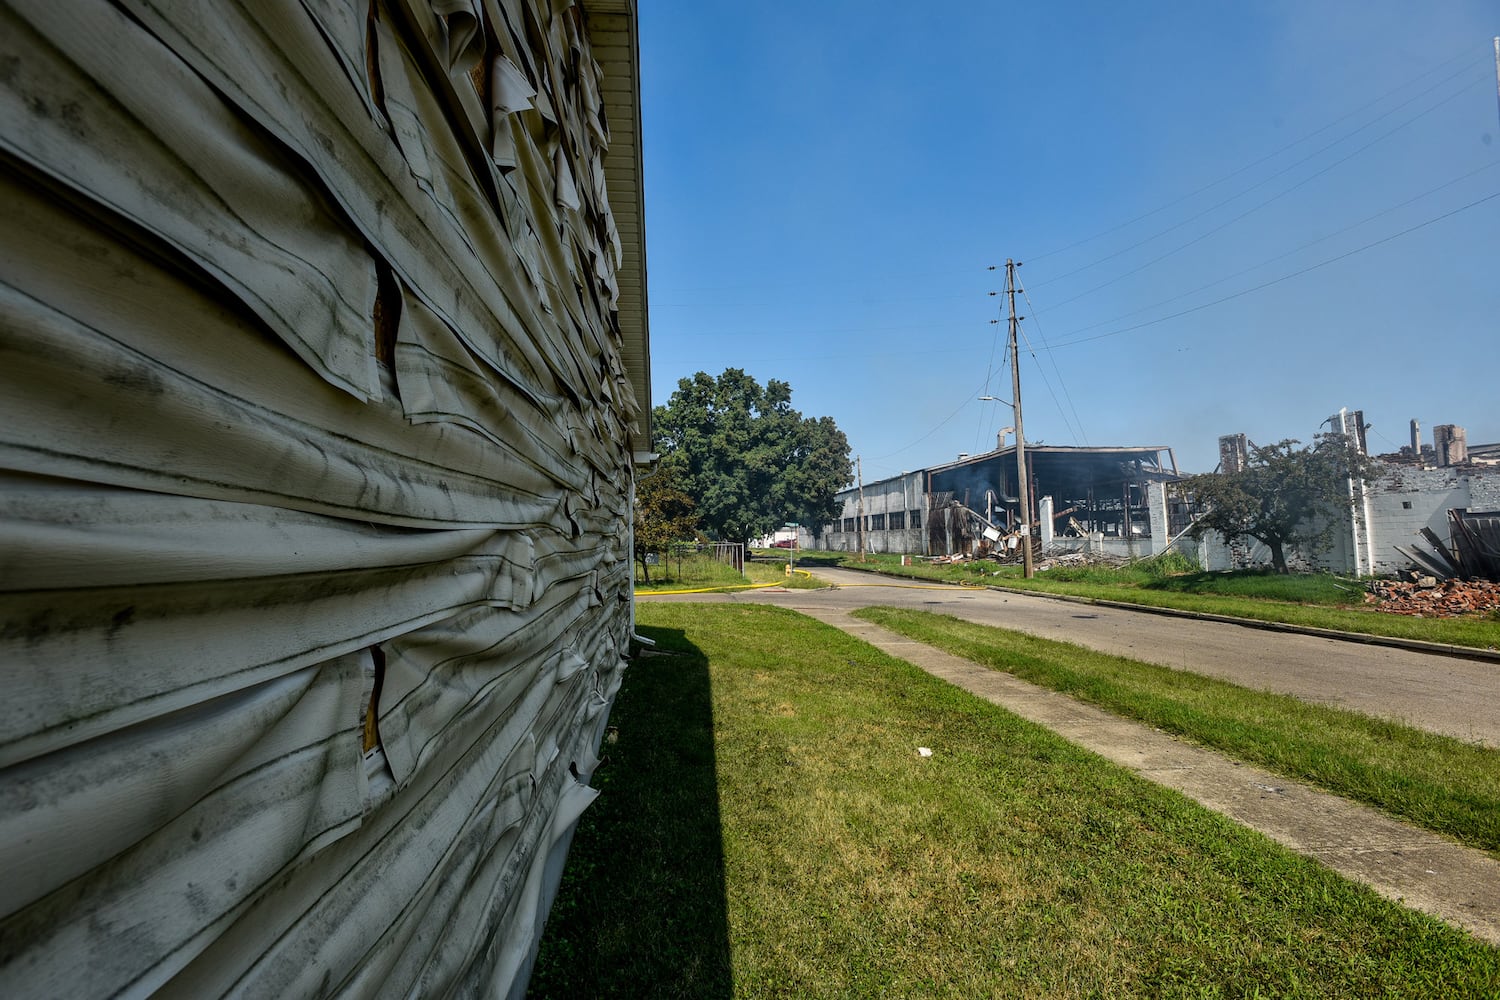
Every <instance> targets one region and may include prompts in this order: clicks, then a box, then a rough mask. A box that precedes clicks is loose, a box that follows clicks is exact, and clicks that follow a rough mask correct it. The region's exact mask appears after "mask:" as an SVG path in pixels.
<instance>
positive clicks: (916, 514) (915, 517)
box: [906, 510, 922, 528]
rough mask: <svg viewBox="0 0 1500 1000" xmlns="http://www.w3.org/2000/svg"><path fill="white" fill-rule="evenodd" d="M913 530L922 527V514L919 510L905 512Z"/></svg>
mask: <svg viewBox="0 0 1500 1000" xmlns="http://www.w3.org/2000/svg"><path fill="white" fill-rule="evenodd" d="M906 513H907V515H908V519H909V520H910V521H911V526H912V527H913V528H920V527H921V526H922V512H921V511H920V510H909V511H907V512H906Z"/></svg>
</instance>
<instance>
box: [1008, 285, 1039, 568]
mask: <svg viewBox="0 0 1500 1000" xmlns="http://www.w3.org/2000/svg"><path fill="white" fill-rule="evenodd" d="M1018 266H1020V265H1018V264H1017V263H1016V262H1015V261H1013V260H1011V259H1010V258H1009V257H1007V258H1006V259H1005V295H1006V298H1007V299H1009V300H1010V391H1011V393H1012V395H1011V397H1010V398H1011V406H1012V407H1013V408H1014V409H1015V414H1016V495H1017V497H1019V499H1020V501H1021V566H1022V572H1023V573H1024V574H1025V576H1026V579H1028V580H1029V579H1031V578H1032V577H1033V576H1036V562H1035V561H1034V559H1033V557H1032V554H1031V483H1030V479H1029V477H1028V476H1027V474H1026V431H1025V429H1024V428H1023V426H1022V424H1021V352H1020V350H1019V349H1018V348H1017V345H1016V334H1017V331H1018V330H1019V329H1020V317H1019V316H1017V315H1016V268H1017V267H1018Z"/></svg>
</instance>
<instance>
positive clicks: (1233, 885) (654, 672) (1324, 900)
mask: <svg viewBox="0 0 1500 1000" xmlns="http://www.w3.org/2000/svg"><path fill="white" fill-rule="evenodd" d="M638 614H639V622H640V625H641V628H642V630H643V631H644V632H645V633H646V634H648V635H650V636H651V637H653V638H654V639H656V640H657V641H658V643H659V644H660V645H659V649H660V650H661V651H662V652H665V653H667V654H669V655H664V656H653V657H650V658H645V659H640V660H637V661H635V662H634V663H633V664H632V665H631V667H630V668H629V670H627V672H626V674H625V685H624V687H623V689H622V690H621V693H620V696H619V700H618V702H617V704H616V707H615V709H614V712H613V714H612V716H611V724H612V726H613V727H615V728H616V729H617V730H618V739H617V740H616V741H614V742H613V743H611V744H610V745H608V746H606V748H605V750H606V751H607V752H608V754H609V756H610V758H611V760H610V762H609V764H608V765H606V766H605V767H604V768H603V769H602V770H601V771H600V772H599V773H598V775H597V777H596V783H597V784H599V785H600V787H601V788H602V789H603V794H602V795H601V797H600V799H599V801H598V803H596V805H595V806H594V807H593V808H592V809H591V810H590V811H589V812H588V813H586V814H585V816H584V818H583V820H582V821H581V823H580V825H579V829H578V834H577V837H576V839H575V841H574V844H573V851H572V855H571V857H570V860H569V863H568V868H567V870H566V872H565V874H564V877H563V883H562V886H561V889H560V895H559V898H558V904H557V907H556V909H555V910H554V912H553V915H552V917H551V919H550V920H549V922H548V926H547V930H546V934H545V936H544V938H543V942H542V947H541V952H540V956H539V959H538V963H537V970H536V975H535V978H534V979H533V983H532V996H534V997H537V998H547V997H557V998H563V997H568V998H571V997H704V998H719V997H755V998H761V997H789V998H790V997H797V998H801V997H924V998H925V997H963V998H969V997H991V996H996V997H998V996H1004V997H1017V998H1029V997H1037V998H1041V997H1047V998H1051V997H1062V998H1071V997H1142V998H1146V997H1149V998H1157V997H1255V996H1274V997H1372V996H1386V997H1402V996H1409V997H1436V996H1442V997H1493V996H1495V995H1496V990H1497V989H1500V951H1497V950H1496V949H1493V948H1489V947H1486V946H1484V945H1482V944H1479V943H1476V942H1475V941H1474V940H1473V939H1472V938H1469V937H1467V936H1466V935H1464V934H1462V933H1460V932H1458V931H1455V930H1453V929H1451V928H1448V927H1446V926H1444V925H1442V924H1440V923H1439V922H1437V921H1435V920H1433V919H1431V918H1429V917H1426V916H1424V915H1422V914H1419V913H1416V912H1414V911H1410V910H1406V909H1404V908H1402V907H1400V906H1397V905H1395V904H1393V903H1390V902H1387V901H1385V900H1382V899H1381V898H1379V897H1377V896H1376V895H1375V894H1374V893H1373V892H1371V891H1369V890H1367V889H1365V888H1362V887H1359V886H1356V885H1354V884H1352V883H1350V882H1348V881H1346V880H1344V879H1342V878H1340V877H1339V876H1337V875H1335V874H1333V873H1332V872H1330V871H1328V870H1327V869H1325V868H1323V867H1322V866H1320V865H1318V864H1316V863H1315V862H1312V861H1310V860H1307V859H1304V858H1301V857H1298V856H1296V855H1293V854H1291V853H1290V852H1288V851H1286V850H1284V849H1282V848H1280V847H1279V846H1277V845H1275V844H1274V843H1272V842H1271V841H1269V840H1268V839H1266V838H1264V837H1262V836H1260V835H1258V834H1255V833H1253V832H1250V831H1248V830H1246V829H1244V828H1242V827H1240V826H1238V825H1236V824H1234V823H1232V822H1230V821H1228V820H1226V819H1224V818H1223V817H1220V816H1218V815H1216V814H1213V813H1211V812H1208V811H1207V810H1204V809H1202V808H1200V807H1198V806H1197V805H1195V804H1193V803H1191V802H1189V801H1188V800H1187V799H1185V798H1183V797H1182V796H1180V795H1177V794H1176V793H1173V792H1170V791H1167V790H1165V789H1162V788H1160V787H1158V786H1154V785H1152V784H1150V783H1148V782H1146V781H1144V780H1142V779H1139V778H1137V777H1135V776H1134V775H1131V774H1130V773H1128V772H1126V771H1124V770H1123V769H1121V768H1118V767H1115V766H1113V765H1111V764H1108V763H1107V762H1105V761H1103V760H1102V759H1100V758H1099V757H1097V756H1095V755H1093V754H1090V753H1087V752H1085V751H1083V750H1080V749H1078V748H1075V747H1073V746H1072V745H1070V744H1068V743H1066V742H1065V741H1063V740H1062V739H1061V738H1059V737H1057V736H1056V735H1054V734H1052V733H1050V732H1048V731H1047V730H1045V729H1042V728H1040V727H1038V726H1035V725H1032V724H1030V723H1027V722H1025V721H1024V720H1021V719H1019V718H1017V717H1016V716H1014V715H1012V714H1011V713H1009V712H1006V711H1004V710H1002V709H1000V708H998V707H996V706H993V705H990V704H988V703H986V702H984V701H982V700H980V699H978V698H975V697H973V696H970V695H968V694H966V693H964V692H962V691H960V690H959V689H957V688H954V687H952V686H950V685H947V684H944V683H943V682H941V681H938V680H936V679H934V678H932V677H929V676H928V675H926V674H924V673H922V672H921V671H920V670H918V669H917V668H915V667H912V666H910V665H909V664H906V663H904V662H902V661H899V660H895V659H892V658H891V657H888V656H886V655H884V654H882V653H880V652H879V651H877V650H875V649H873V648H872V647H870V646H868V645H866V644H864V643H862V642H859V641H858V640H856V639H853V638H851V637H849V636H846V635H844V634H843V633H840V632H838V631H836V630H834V629H831V628H829V627H827V626H824V625H821V624H819V623H817V622H814V621H812V620H811V619H808V618H805V617H802V616H799V615H797V614H794V613H792V612H790V611H786V610H783V609H777V608H768V607H763V606H746V605H736V606H723V607H721V606H703V605H665V604H650V605H642V606H641V607H640V608H639V612H638ZM919 746H926V747H931V748H932V749H933V751H934V753H933V756H931V757H930V758H921V757H919V756H918V755H917V753H916V748H917V747H919Z"/></svg>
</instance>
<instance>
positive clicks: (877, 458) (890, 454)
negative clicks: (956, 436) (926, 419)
mask: <svg viewBox="0 0 1500 1000" xmlns="http://www.w3.org/2000/svg"><path fill="white" fill-rule="evenodd" d="M980 388H983V387H982V386H981V387H980ZM978 395H979V389H975V390H973V391H972V392H970V393H969V394H968V397H967V398H966V399H964V401H963V402H962V403H960V404H959V405H958V409H956V410H954V411H953V412H952V413H950V414H948V415H947V416H946V417H944V418H943V419H942V420H941V421H940V422H939V423H938V425H937V426H936V427H934V428H932V430H930V431H928V432H927V433H926V434H923V435H922V436H921V437H919V438H917V439H916V440H915V441H913V442H912V443H911V444H908V445H905V446H904V447H901V448H897V449H896V450H895V451H892V452H887V453H886V454H884V455H876V456H874V457H873V458H871V459H870V461H872V462H879V461H881V460H882V459H887V458H895V457H896V456H897V455H901V454H904V453H906V452H908V451H911V450H912V449H913V448H915V447H916V446H917V445H919V444H921V443H922V442H923V441H926V440H927V439H928V438H930V437H932V436H933V435H934V434H936V433H937V432H938V431H940V430H942V429H943V428H944V427H946V426H947V425H948V422H949V421H951V420H952V419H953V418H954V417H956V416H958V415H959V414H960V413H962V412H963V409H964V407H965V406H968V405H969V404H970V403H971V402H973V400H974V398H975V397H976V396H978Z"/></svg>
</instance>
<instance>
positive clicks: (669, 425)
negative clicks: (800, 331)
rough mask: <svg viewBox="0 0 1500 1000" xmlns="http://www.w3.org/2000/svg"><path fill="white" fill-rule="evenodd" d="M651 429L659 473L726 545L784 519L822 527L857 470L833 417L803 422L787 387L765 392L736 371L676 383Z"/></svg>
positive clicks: (769, 385) (768, 387) (772, 384)
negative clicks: (670, 478) (666, 474)
mask: <svg viewBox="0 0 1500 1000" xmlns="http://www.w3.org/2000/svg"><path fill="white" fill-rule="evenodd" d="M652 424H653V426H654V428H655V431H656V449H657V450H658V451H659V452H661V454H662V465H663V467H664V468H669V469H671V470H672V472H673V474H674V475H675V477H676V479H677V481H678V482H679V484H680V485H681V487H682V489H683V490H684V491H685V492H686V493H688V494H689V495H690V496H692V497H693V499H694V500H695V501H696V502H697V505H698V506H697V509H698V513H699V515H700V518H701V523H702V525H703V527H704V528H706V529H707V530H708V531H709V532H711V533H712V534H714V535H715V536H717V537H719V538H721V539H725V540H727V541H738V542H748V541H749V540H750V539H752V538H754V537H756V536H757V535H763V534H766V533H768V532H770V531H772V530H774V529H775V528H777V527H779V526H781V525H782V524H785V523H786V522H788V521H796V522H798V523H802V524H807V525H809V526H816V527H815V530H816V528H820V527H821V526H822V525H823V523H824V522H827V521H831V520H832V519H833V518H834V517H835V516H837V514H838V513H839V510H838V505H837V503H836V502H835V500H834V496H835V494H836V493H838V491H839V490H841V489H843V488H844V487H845V486H847V485H848V484H849V481H850V478H851V475H852V473H853V471H854V469H853V466H852V464H851V463H850V461H849V440H848V438H846V437H845V436H844V433H843V431H841V430H839V429H838V425H837V424H835V423H834V421H833V419H832V418H831V417H819V418H816V419H814V418H805V417H803V416H802V414H801V413H799V412H798V411H797V410H795V409H793V408H792V387H791V386H790V385H789V384H787V383H786V382H782V381H779V380H777V379H770V380H768V381H767V382H766V384H765V385H764V386H761V385H760V383H758V382H757V381H756V380H755V379H754V378H752V377H751V376H749V375H747V374H745V372H744V371H743V370H742V369H739V368H727V369H725V370H724V373H723V374H722V375H720V376H718V377H717V378H715V377H713V376H711V375H709V374H707V373H706V372H698V373H697V374H696V375H694V376H693V377H692V378H684V379H679V380H678V382H677V391H676V392H674V393H672V396H671V398H670V399H669V400H668V401H667V403H666V405H665V406H658V407H657V408H656V410H655V413H654V415H653V419H652Z"/></svg>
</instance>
